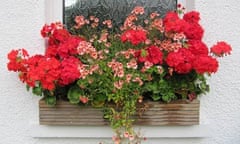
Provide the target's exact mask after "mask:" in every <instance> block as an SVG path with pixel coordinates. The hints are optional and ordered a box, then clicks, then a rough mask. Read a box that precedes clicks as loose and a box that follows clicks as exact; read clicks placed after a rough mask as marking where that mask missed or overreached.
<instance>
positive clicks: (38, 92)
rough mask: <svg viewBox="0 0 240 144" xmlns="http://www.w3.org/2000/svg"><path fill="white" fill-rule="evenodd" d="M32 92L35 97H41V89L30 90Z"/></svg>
mask: <svg viewBox="0 0 240 144" xmlns="http://www.w3.org/2000/svg"><path fill="white" fill-rule="evenodd" d="M32 92H33V94H35V95H37V96H42V92H43V91H42V88H41V87H40V86H39V87H34V88H33V89H32Z"/></svg>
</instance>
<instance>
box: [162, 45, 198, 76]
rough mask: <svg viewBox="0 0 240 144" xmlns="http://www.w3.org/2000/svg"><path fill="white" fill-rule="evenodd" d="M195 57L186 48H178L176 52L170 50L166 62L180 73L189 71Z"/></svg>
mask: <svg viewBox="0 0 240 144" xmlns="http://www.w3.org/2000/svg"><path fill="white" fill-rule="evenodd" d="M194 59H195V57H194V55H193V54H192V53H191V52H190V51H189V50H188V49H184V48H182V49H179V50H178V51H177V52H170V53H169V54H168V56H167V58H166V62H167V64H168V65H169V66H170V67H173V68H174V70H175V71H176V72H178V73H181V74H186V73H189V72H190V71H191V70H192V68H193V63H192V62H193V61H194Z"/></svg>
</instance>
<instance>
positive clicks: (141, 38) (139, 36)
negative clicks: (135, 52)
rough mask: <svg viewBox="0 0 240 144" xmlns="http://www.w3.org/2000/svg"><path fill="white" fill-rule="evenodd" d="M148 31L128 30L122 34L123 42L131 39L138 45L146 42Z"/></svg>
mask: <svg viewBox="0 0 240 144" xmlns="http://www.w3.org/2000/svg"><path fill="white" fill-rule="evenodd" d="M146 35H147V34H146V32H145V31H143V30H133V29H130V30H127V31H125V32H124V33H123V34H122V35H121V40H122V42H126V41H129V42H131V43H132V44H133V45H138V44H140V43H143V42H145V40H146V39H147V36H146Z"/></svg>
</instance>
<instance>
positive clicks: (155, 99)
mask: <svg viewBox="0 0 240 144" xmlns="http://www.w3.org/2000/svg"><path fill="white" fill-rule="evenodd" d="M152 99H153V100H154V101H158V100H160V99H161V96H159V95H153V96H152Z"/></svg>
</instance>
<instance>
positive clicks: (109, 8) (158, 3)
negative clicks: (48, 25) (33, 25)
mask: <svg viewBox="0 0 240 144" xmlns="http://www.w3.org/2000/svg"><path fill="white" fill-rule="evenodd" d="M176 5H177V0H64V18H63V19H64V23H65V24H66V25H67V27H68V28H69V27H71V26H72V25H73V19H74V17H75V16H76V15H84V16H85V17H88V16H90V15H93V16H96V17H98V18H99V19H100V21H102V20H107V19H111V20H112V21H113V24H114V26H119V25H121V24H122V23H123V21H124V20H125V18H126V16H127V15H128V14H129V13H130V12H131V10H132V9H133V8H134V7H135V6H143V7H144V8H145V13H146V14H147V15H149V14H150V13H151V12H155V11H156V12H158V13H159V14H160V15H161V16H162V17H164V15H165V14H166V12H167V11H171V10H176Z"/></svg>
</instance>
